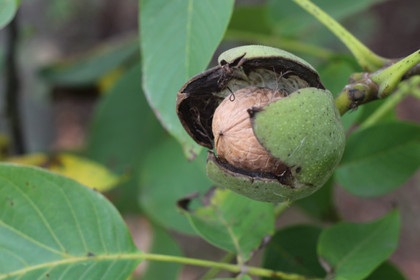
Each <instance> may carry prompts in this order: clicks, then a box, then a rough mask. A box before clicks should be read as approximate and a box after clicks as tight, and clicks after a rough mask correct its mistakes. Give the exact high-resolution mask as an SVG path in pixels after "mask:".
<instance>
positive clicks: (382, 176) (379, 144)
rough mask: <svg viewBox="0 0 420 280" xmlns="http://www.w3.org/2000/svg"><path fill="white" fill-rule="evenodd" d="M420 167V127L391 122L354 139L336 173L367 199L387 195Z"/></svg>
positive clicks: (357, 134)
mask: <svg viewBox="0 0 420 280" xmlns="http://www.w3.org/2000/svg"><path fill="white" fill-rule="evenodd" d="M419 166H420V126H419V125H417V124H412V123H404V122H390V123H382V124H378V125H375V126H371V127H368V128H366V129H364V130H360V131H356V132H355V133H353V134H352V135H350V137H349V139H348V141H347V145H346V150H345V151H344V155H343V159H342V161H341V164H340V165H339V168H338V169H337V170H336V178H337V179H338V182H339V183H340V184H341V185H342V186H343V187H344V188H345V189H346V190H348V191H349V192H350V193H352V194H354V195H358V196H363V197H374V196H380V195H383V194H386V193H388V192H390V191H392V190H393V189H395V188H397V187H398V186H400V185H401V184H403V183H404V182H405V181H406V180H407V179H408V178H409V177H410V176H411V175H412V174H414V172H416V170H417V169H418V168H419Z"/></svg>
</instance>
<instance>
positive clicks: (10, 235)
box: [0, 164, 138, 280]
mask: <svg viewBox="0 0 420 280" xmlns="http://www.w3.org/2000/svg"><path fill="white" fill-rule="evenodd" d="M0 193H1V194H2V195H1V196H0V205H2V207H0V279H6V278H7V279H21V280H25V279H28V280H33V279H48V278H49V279H60V278H61V279H112V280H114V279H126V278H127V277H128V275H129V274H130V273H131V272H132V271H133V270H134V268H135V266H136V264H137V263H138V261H137V260H123V259H119V257H120V256H121V255H122V254H127V253H134V252H137V249H136V247H135V246H134V244H133V241H132V239H131V237H130V234H129V232H128V230H127V227H126V226H125V224H124V221H123V220H122V219H121V217H120V215H119V214H118V212H117V211H116V210H115V208H114V207H113V206H112V205H111V204H110V203H109V202H108V201H107V200H106V199H105V198H104V197H103V196H102V195H100V194H99V193H97V192H95V191H93V190H91V189H88V188H86V187H84V186H82V185H80V184H79V183H77V182H75V181H73V180H70V179H68V178H65V177H62V176H59V175H56V174H53V173H50V172H47V171H44V170H42V169H38V168H33V167H23V166H15V165H8V164H1V165H0ZM104 257H106V259H105V258H104ZM12 275H13V276H14V278H13V276H12Z"/></svg>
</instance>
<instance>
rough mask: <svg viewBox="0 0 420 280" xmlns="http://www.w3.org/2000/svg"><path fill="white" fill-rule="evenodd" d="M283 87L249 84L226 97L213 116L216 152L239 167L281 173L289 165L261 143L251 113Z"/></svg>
mask: <svg viewBox="0 0 420 280" xmlns="http://www.w3.org/2000/svg"><path fill="white" fill-rule="evenodd" d="M282 97H283V96H282V94H281V92H280V91H275V90H272V89H269V88H258V87H247V88H243V89H240V90H238V91H236V92H235V93H232V95H231V96H228V97H226V98H225V99H224V100H223V101H222V103H220V105H219V106H218V107H217V109H216V111H215V112H214V116H213V125H212V131H213V135H214V143H215V148H216V153H217V156H218V157H219V159H220V160H222V161H226V162H227V163H229V164H231V165H233V166H236V167H237V168H240V169H244V170H249V171H260V172H271V173H273V174H275V175H278V176H280V175H281V174H282V173H284V172H286V170H287V167H286V166H285V165H284V164H283V163H281V162H280V161H278V160H277V159H275V158H274V157H272V156H271V154H270V153H269V152H268V151H267V150H266V149H265V148H264V147H263V146H262V145H261V144H260V142H259V141H258V140H257V138H256V137H255V134H254V130H253V128H252V125H251V118H250V114H253V112H254V111H255V110H260V109H262V108H263V107H264V106H266V105H268V104H269V103H271V102H274V101H276V100H279V99H281V98H282Z"/></svg>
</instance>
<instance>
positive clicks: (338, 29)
mask: <svg viewBox="0 0 420 280" xmlns="http://www.w3.org/2000/svg"><path fill="white" fill-rule="evenodd" d="M292 1H294V2H295V3H296V4H298V5H299V6H301V7H302V8H303V9H304V10H306V11H307V12H308V13H310V14H312V15H313V16H314V17H315V18H316V19H318V20H319V21H320V22H321V23H322V24H324V26H325V27H327V28H328V29H329V30H330V31H331V32H332V33H334V35H335V36H337V37H338V38H339V39H340V40H341V41H342V42H343V43H344V45H346V46H347V48H349V50H350V51H351V52H352V54H353V55H354V57H355V58H356V60H357V62H358V63H359V64H360V66H362V67H363V68H364V69H365V70H366V71H368V72H372V71H376V70H378V69H379V68H381V67H382V66H384V65H385V64H386V63H387V62H388V60H387V59H385V58H383V57H380V56H378V55H377V54H375V53H374V52H372V51H371V50H370V49H369V48H367V47H366V46H365V45H363V44H362V43H361V42H360V41H359V40H358V39H357V38H356V37H354V36H353V35H352V34H351V33H350V32H349V31H348V30H347V29H345V28H344V27H343V26H342V25H341V24H339V23H338V22H337V21H336V20H335V19H333V18H332V17H330V16H329V15H328V14H327V13H325V12H324V11H323V10H321V9H320V8H319V7H318V6H316V5H315V4H313V3H312V2H311V1H309V0H292Z"/></svg>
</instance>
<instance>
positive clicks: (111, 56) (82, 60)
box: [40, 39, 139, 86]
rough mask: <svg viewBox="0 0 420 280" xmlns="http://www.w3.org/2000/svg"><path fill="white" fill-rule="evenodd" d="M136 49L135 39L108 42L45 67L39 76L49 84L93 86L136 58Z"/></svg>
mask: <svg viewBox="0 0 420 280" xmlns="http://www.w3.org/2000/svg"><path fill="white" fill-rule="evenodd" d="M138 49H139V47H138V43H137V39H135V40H134V39H130V40H126V41H122V42H114V43H110V42H108V43H106V44H105V45H101V46H99V47H97V48H96V49H95V50H93V51H90V52H88V53H85V54H82V55H79V56H78V57H74V58H71V59H66V60H63V61H58V62H56V63H53V64H51V65H48V66H45V67H44V68H42V69H41V70H40V75H41V77H42V78H43V79H45V80H46V81H47V82H48V83H50V84H59V85H65V86H86V85H93V84H96V83H97V82H98V80H99V79H100V78H101V77H102V76H104V75H106V74H107V73H109V72H110V71H112V70H114V69H115V68H116V67H118V66H120V65H122V64H124V63H126V62H127V61H128V60H129V59H133V58H134V57H136V56H138V51H139V50H138ZM137 81H138V78H137Z"/></svg>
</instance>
